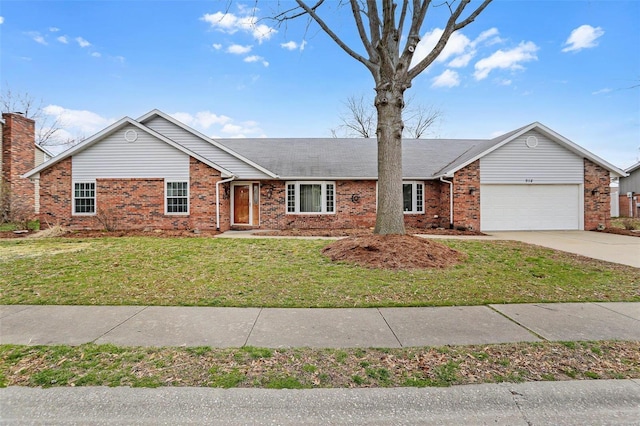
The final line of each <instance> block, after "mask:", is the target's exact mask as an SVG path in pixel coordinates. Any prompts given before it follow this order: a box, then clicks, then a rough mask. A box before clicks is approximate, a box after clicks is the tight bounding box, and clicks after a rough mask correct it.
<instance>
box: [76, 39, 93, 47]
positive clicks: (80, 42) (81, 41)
mask: <svg viewBox="0 0 640 426" xmlns="http://www.w3.org/2000/svg"><path fill="white" fill-rule="evenodd" d="M76 42H77V43H78V45H79V46H80V47H89V46H91V43H89V42H88V41H87V40H85V39H83V38H82V37H76Z"/></svg>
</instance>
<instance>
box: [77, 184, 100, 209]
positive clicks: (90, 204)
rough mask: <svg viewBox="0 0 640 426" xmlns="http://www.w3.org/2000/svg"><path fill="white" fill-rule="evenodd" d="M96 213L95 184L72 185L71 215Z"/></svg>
mask: <svg viewBox="0 0 640 426" xmlns="http://www.w3.org/2000/svg"><path fill="white" fill-rule="evenodd" d="M95 213H96V183H95V182H74V183H73V214H76V215H92V214H95Z"/></svg>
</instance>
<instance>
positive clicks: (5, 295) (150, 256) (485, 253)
mask: <svg viewBox="0 0 640 426" xmlns="http://www.w3.org/2000/svg"><path fill="white" fill-rule="evenodd" d="M443 242H444V243H445V244H447V245H449V246H451V247H453V248H455V249H457V250H460V251H462V252H464V253H466V254H467V255H468V257H467V259H466V260H465V261H464V262H463V263H461V264H459V265H458V266H455V267H452V268H448V269H431V270H414V271H399V272H394V271H387V270H373V269H366V268H362V267H357V266H353V265H349V264H344V263H343V264H339V263H332V262H331V261H330V260H329V259H328V258H326V257H324V256H323V255H322V254H321V253H320V250H321V248H322V247H324V246H325V245H327V244H328V242H327V241H323V240H296V239H246V240H240V239H237V240H234V239H217V238H153V237H126V238H95V239H92V238H86V239H65V238H58V239H19V240H4V241H0V270H1V271H2V273H1V274H0V304H72V305H198V306H265V307H372V306H443V305H481V304H487V303H521V302H522V303H524V302H572V301H582V302H584V301H640V269H638V268H633V267H627V266H622V265H615V264H611V263H606V262H601V261H596V260H590V259H587V258H582V257H579V256H574V255H570V254H566V253H561V252H557V251H553V250H549V249H544V248H541V247H537V246H532V245H526V244H522V243H517V242H510V241H477V240H476V241H461V240H445V241H443Z"/></svg>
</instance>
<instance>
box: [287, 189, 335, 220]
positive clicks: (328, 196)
mask: <svg viewBox="0 0 640 426" xmlns="http://www.w3.org/2000/svg"><path fill="white" fill-rule="evenodd" d="M335 199H336V185H335V183H334V182H287V213H293V214H333V213H335V211H336V203H335Z"/></svg>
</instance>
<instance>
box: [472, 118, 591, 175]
mask: <svg viewBox="0 0 640 426" xmlns="http://www.w3.org/2000/svg"><path fill="white" fill-rule="evenodd" d="M530 136H534V137H536V138H537V146H535V147H528V146H527V143H526V142H527V138H528V137H530ZM583 180H584V162H583V159H582V158H581V157H580V156H578V155H576V154H574V153H573V152H571V151H569V150H567V149H565V148H563V147H562V146H560V145H558V144H557V143H555V142H554V141H552V140H550V139H549V138H547V137H545V136H543V135H542V134H541V133H538V132H536V131H533V130H532V131H530V132H527V133H525V134H524V135H522V136H520V137H519V138H517V139H514V140H513V141H511V142H509V143H507V144H505V145H504V146H502V147H500V148H498V149H497V150H495V151H494V152H491V153H489V154H488V155H486V156H485V157H483V158H481V159H480V183H482V184H489V183H491V184H559V183H562V184H566V183H572V184H580V183H583Z"/></svg>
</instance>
